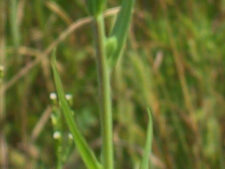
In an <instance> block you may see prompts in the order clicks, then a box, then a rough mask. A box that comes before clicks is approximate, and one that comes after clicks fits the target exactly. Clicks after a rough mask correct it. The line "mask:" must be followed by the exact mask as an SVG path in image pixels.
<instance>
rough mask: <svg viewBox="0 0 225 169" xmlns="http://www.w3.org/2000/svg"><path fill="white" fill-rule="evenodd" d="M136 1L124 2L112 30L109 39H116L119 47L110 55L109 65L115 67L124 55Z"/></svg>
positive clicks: (127, 0) (125, 0) (126, 0)
mask: <svg viewBox="0 0 225 169" xmlns="http://www.w3.org/2000/svg"><path fill="white" fill-rule="evenodd" d="M134 2H135V0H123V1H122V5H121V6H122V7H121V11H120V13H119V14H118V16H117V19H116V23H115V25H114V27H113V29H112V32H111V35H110V37H109V38H112V37H113V38H114V37H115V38H116V41H117V45H116V46H117V47H116V50H114V52H112V53H111V55H109V63H110V65H111V66H114V65H115V64H116V62H117V60H118V58H119V57H120V56H121V55H122V51H123V48H124V45H125V41H126V39H127V34H128V29H129V26H130V22H131V16H132V10H133V6H134Z"/></svg>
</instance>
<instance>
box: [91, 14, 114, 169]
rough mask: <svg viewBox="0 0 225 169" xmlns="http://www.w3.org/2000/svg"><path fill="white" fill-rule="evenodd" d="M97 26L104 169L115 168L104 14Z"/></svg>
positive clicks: (98, 19)
mask: <svg viewBox="0 0 225 169" xmlns="http://www.w3.org/2000/svg"><path fill="white" fill-rule="evenodd" d="M95 27H96V45H97V66H98V80H99V93H100V110H101V130H102V144H103V145H102V146H103V147H102V148H103V167H104V169H113V134H112V103H111V91H110V90H111V89H110V70H109V66H108V63H107V57H106V51H105V28H104V20H103V16H102V15H99V16H97V17H96V19H95Z"/></svg>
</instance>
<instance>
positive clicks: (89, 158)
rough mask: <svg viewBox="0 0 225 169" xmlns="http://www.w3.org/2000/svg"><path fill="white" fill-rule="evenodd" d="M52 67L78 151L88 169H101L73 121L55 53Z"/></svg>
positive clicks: (63, 110) (64, 112)
mask: <svg viewBox="0 0 225 169" xmlns="http://www.w3.org/2000/svg"><path fill="white" fill-rule="evenodd" d="M51 65H52V70H53V76H54V81H55V86H56V90H57V93H58V98H59V103H60V108H61V109H62V112H63V114H64V116H65V119H66V122H67V125H68V127H69V129H70V132H71V133H72V135H73V138H74V142H75V144H76V146H77V149H78V151H79V153H80V155H81V157H82V159H83V161H84V163H85V165H86V167H87V168H88V169H101V165H100V163H99V162H98V161H97V158H96V157H95V155H94V153H93V151H92V150H91V149H90V147H89V146H88V144H87V142H86V140H85V138H84V137H83V136H82V134H81V133H80V131H79V130H78V127H77V124H76V123H75V121H74V119H73V115H72V111H71V109H70V107H69V105H68V103H67V101H66V99H65V94H64V91H63V87H62V83H61V80H60V77H59V74H58V71H57V69H56V59H55V52H54V54H53V56H52V60H51Z"/></svg>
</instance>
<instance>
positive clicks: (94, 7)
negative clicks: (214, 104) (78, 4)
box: [86, 0, 106, 16]
mask: <svg viewBox="0 0 225 169" xmlns="http://www.w3.org/2000/svg"><path fill="white" fill-rule="evenodd" d="M86 4H87V8H88V12H89V13H90V14H91V15H92V16H97V15H99V14H101V13H102V12H103V10H104V6H105V4H106V0H86Z"/></svg>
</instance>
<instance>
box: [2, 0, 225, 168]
mask: <svg viewBox="0 0 225 169" xmlns="http://www.w3.org/2000/svg"><path fill="white" fill-rule="evenodd" d="M119 2H120V1H115V0H114V1H113V0H111V1H110V2H109V4H108V7H109V9H110V8H112V7H116V6H117V5H118V4H119ZM115 13H116V10H113V11H111V15H110V16H108V17H107V18H106V24H107V27H108V28H110V24H111V21H112V20H113V18H114V17H113V16H115ZM87 17H88V14H87V12H86V8H85V5H84V2H83V1H81V0H32V1H31V0H1V1H0V64H1V65H4V67H5V73H4V74H5V76H4V80H3V82H2V85H1V92H0V119H1V120H0V149H1V152H0V153H1V154H0V161H1V166H0V168H1V169H53V168H55V161H56V155H55V154H56V153H55V149H54V144H55V141H54V139H53V137H52V135H53V127H52V125H51V121H50V114H51V101H50V99H49V94H50V92H54V91H55V89H54V83H53V79H52V74H51V69H50V64H49V58H50V54H51V52H52V50H53V48H54V47H57V55H58V70H59V72H60V75H61V77H62V81H63V84H64V89H65V91H66V92H67V93H71V94H72V95H73V105H72V107H73V109H75V110H76V121H77V122H78V123H79V127H80V129H81V131H82V132H83V133H84V135H85V137H86V138H87V139H88V142H89V144H90V145H91V146H92V147H93V148H94V150H95V151H96V153H98V154H99V151H100V145H101V143H100V129H99V125H100V124H99V113H98V112H99V108H98V90H97V79H96V76H97V71H96V63H95V50H94V48H93V44H94V40H93V37H92V24H91V23H90V18H87ZM71 25H72V26H71ZM112 88H113V92H112V93H113V119H114V144H115V157H116V163H115V168H116V169H119V168H121V169H122V168H123V169H131V168H132V166H136V165H137V164H138V162H139V160H140V156H141V154H142V153H143V151H142V147H143V145H144V143H145V137H146V135H145V133H146V126H147V113H146V107H151V109H152V111H153V118H154V138H153V153H152V155H151V157H150V159H151V169H224V168H225V0H182V1H181V0H158V1H157V0H136V5H135V10H134V15H133V21H132V25H131V29H130V32H129V38H128V42H127V45H126V48H125V53H124V56H123V57H122V58H121V60H120V62H119V64H117V67H116V69H115V70H114V71H113V79H112ZM65 131H67V127H66V124H65ZM7 166H8V167H7ZM65 168H66V169H75V168H76V169H83V168H84V165H83V163H82V161H81V159H80V157H79V155H78V154H77V151H76V147H75V148H74V150H73V151H72V153H71V155H70V157H69V159H68V161H67V162H66V164H65Z"/></svg>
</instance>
